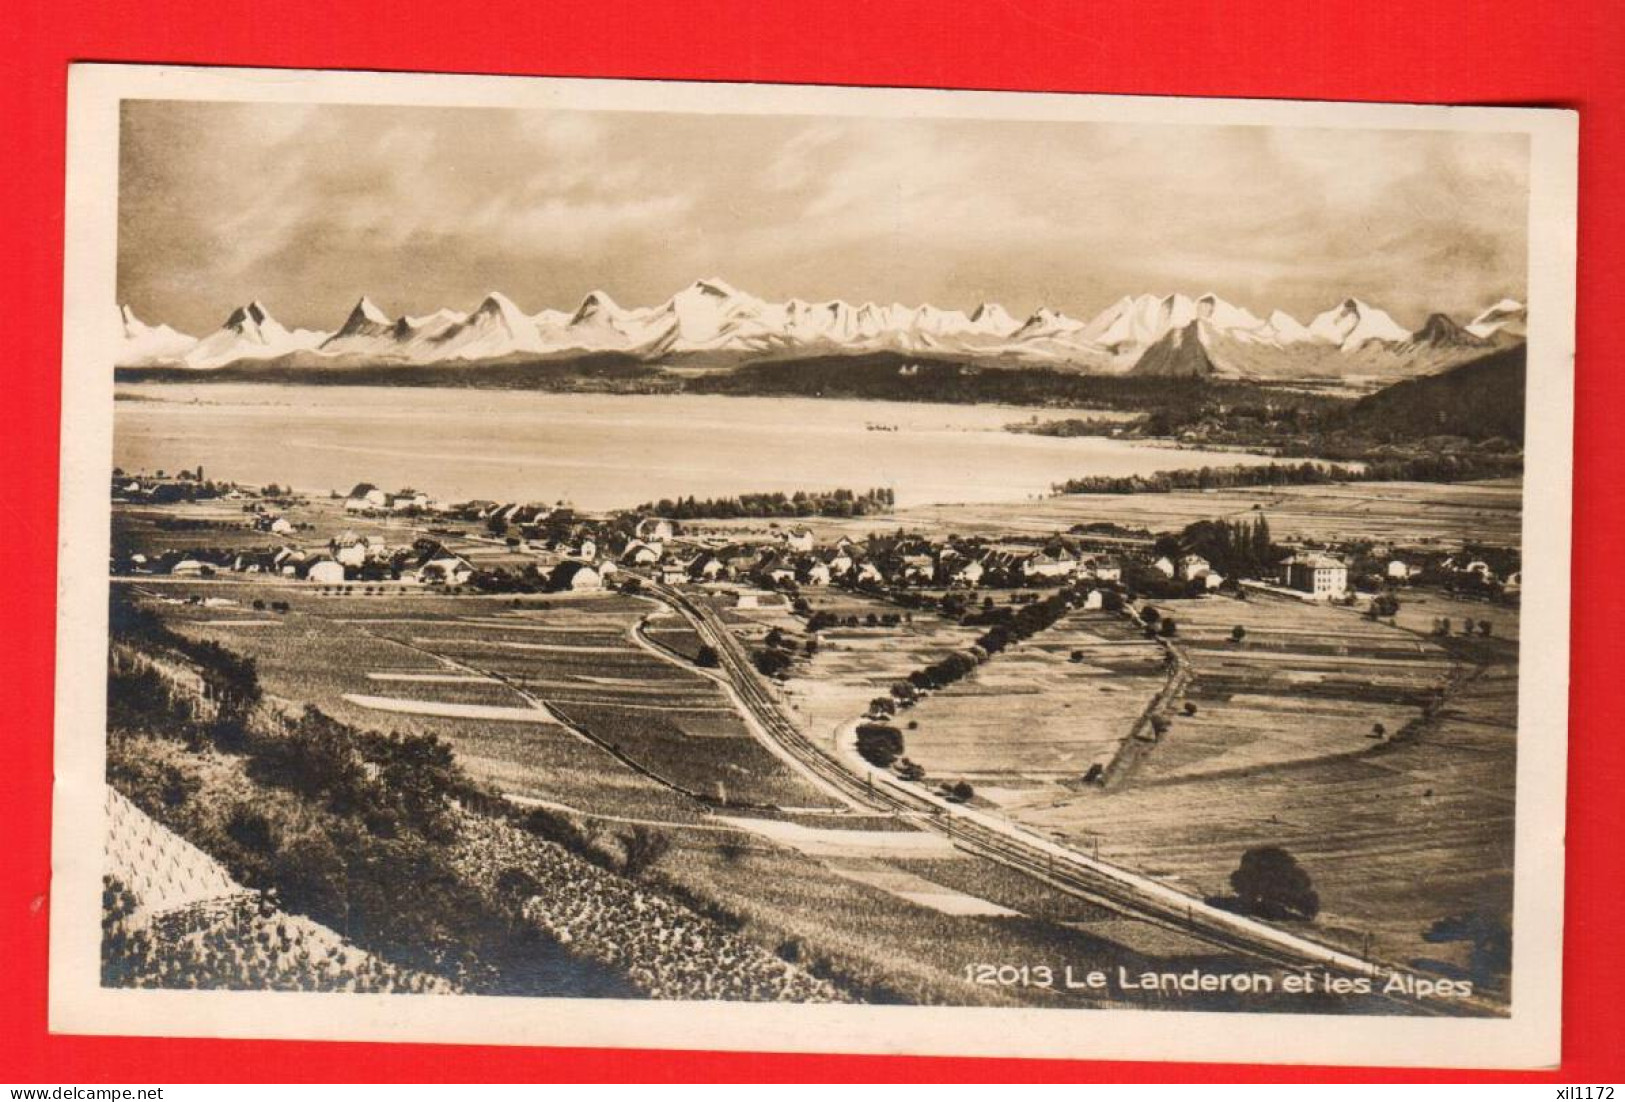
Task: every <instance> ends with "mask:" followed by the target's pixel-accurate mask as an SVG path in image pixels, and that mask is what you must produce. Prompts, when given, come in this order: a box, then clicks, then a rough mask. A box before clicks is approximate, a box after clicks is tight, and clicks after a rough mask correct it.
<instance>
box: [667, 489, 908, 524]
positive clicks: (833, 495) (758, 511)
mask: <svg viewBox="0 0 1625 1102" xmlns="http://www.w3.org/2000/svg"><path fill="white" fill-rule="evenodd" d="M896 504H897V496H896V494H895V493H894V492H893V491H892V490H891V489H889V488H888V487H884V486H879V487H875V488H874V489H871V490H864V491H863V492H861V493H859V492H856V491H853V490H847V489H839V490H814V491H807V490H797V491H796V492H795V493H792V494H784V493H779V492H772V493H752V494H739V495H738V496H736V497H713V498H703V499H702V498H696V497H693V496H689V497H680V498H676V499H673V498H661V499H660V500H659V501H653V502H645V503H644V504H642V505H639V506H638V507H637V509H636V512H639V513H646V514H653V515H654V516H659V517H666V518H668V519H671V520H732V519H735V518H750V517H866V516H873V515H875V514H877V513H889V512H891V511H892V509H893V507H894V506H895V505H896Z"/></svg>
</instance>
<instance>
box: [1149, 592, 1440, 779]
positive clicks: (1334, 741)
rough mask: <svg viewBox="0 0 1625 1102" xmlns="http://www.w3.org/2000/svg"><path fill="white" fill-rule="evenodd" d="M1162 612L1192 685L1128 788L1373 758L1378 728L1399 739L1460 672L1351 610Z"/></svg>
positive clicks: (1403, 634)
mask: <svg viewBox="0 0 1625 1102" xmlns="http://www.w3.org/2000/svg"><path fill="white" fill-rule="evenodd" d="M1157 608H1158V609H1159V611H1160V612H1161V613H1162V615H1163V617H1165V618H1172V619H1173V620H1174V621H1175V623H1176V625H1177V636H1176V638H1175V640H1174V645H1175V646H1176V647H1178V648H1179V650H1180V652H1181V653H1182V654H1183V655H1184V656H1185V659H1186V661H1187V662H1188V664H1189V667H1190V669H1191V670H1192V671H1193V673H1194V675H1195V676H1194V679H1193V680H1192V681H1191V682H1190V684H1189V685H1187V687H1186V689H1185V692H1184V694H1183V695H1182V696H1181V698H1180V699H1179V700H1178V701H1177V702H1176V704H1177V705H1178V712H1179V714H1176V715H1175V716H1174V717H1173V719H1172V726H1171V727H1170V728H1169V730H1168V732H1167V733H1166V734H1164V735H1163V736H1162V738H1161V740H1160V741H1159V743H1158V744H1157V745H1156V746H1155V747H1154V748H1153V749H1152V750H1151V751H1150V752H1149V753H1148V754H1146V755H1145V757H1144V758H1143V760H1142V761H1141V762H1140V763H1139V765H1138V767H1137V768H1136V769H1135V770H1134V771H1133V773H1132V775H1131V776H1129V777H1128V778H1127V780H1126V782H1125V783H1127V784H1130V785H1148V784H1156V783H1161V782H1166V781H1170V780H1176V779H1195V778H1200V777H1205V776H1213V775H1217V774H1223V773H1229V772H1237V771H1239V772H1249V771H1251V770H1255V769H1260V768H1272V767H1276V766H1281V765H1289V764H1292V763H1296V762H1304V761H1313V760H1316V759H1319V758H1326V757H1335V756H1339V755H1348V754H1361V753H1365V752H1367V751H1368V750H1370V749H1371V748H1372V746H1373V745H1375V744H1377V743H1378V741H1379V740H1378V739H1377V738H1374V737H1373V735H1374V733H1375V729H1376V726H1377V725H1378V724H1380V725H1381V728H1382V732H1383V734H1384V736H1385V737H1393V736H1396V735H1398V734H1399V733H1400V732H1401V731H1402V730H1403V729H1404V727H1405V725H1406V724H1408V723H1411V722H1413V721H1416V720H1419V719H1420V718H1421V715H1422V709H1423V707H1424V705H1426V704H1427V703H1428V702H1429V701H1430V700H1433V699H1436V698H1437V696H1438V695H1439V693H1440V692H1441V691H1442V690H1443V688H1444V686H1445V684H1446V683H1447V682H1448V681H1449V679H1450V678H1451V676H1452V674H1453V673H1455V672H1457V670H1458V665H1457V663H1456V662H1454V661H1453V660H1452V659H1451V657H1450V656H1449V655H1448V654H1447V653H1446V652H1445V651H1443V650H1442V649H1440V648H1439V647H1438V646H1437V645H1436V644H1434V643H1431V642H1429V641H1428V640H1427V639H1425V638H1423V637H1420V636H1418V635H1416V634H1414V633H1412V632H1408V631H1405V630H1403V629H1399V628H1393V627H1389V626H1388V625H1386V624H1380V623H1375V622H1372V621H1367V620H1364V619H1362V618H1361V617H1360V616H1358V615H1357V614H1355V613H1354V612H1352V611H1351V610H1348V609H1339V608H1331V607H1327V606H1325V605H1313V604H1308V603H1305V602H1300V601H1292V600H1283V599H1274V598H1269V597H1255V598H1253V599H1251V600H1246V601H1242V600H1234V599H1231V598H1225V597H1209V598H1204V599H1201V600H1193V601H1167V602H1159V603H1158V605H1157ZM1238 627H1239V628H1241V629H1242V630H1243V631H1244V632H1245V635H1244V637H1243V639H1242V640H1241V641H1240V642H1237V641H1236V640H1235V639H1234V638H1233V637H1232V632H1233V631H1234V629H1235V628H1238Z"/></svg>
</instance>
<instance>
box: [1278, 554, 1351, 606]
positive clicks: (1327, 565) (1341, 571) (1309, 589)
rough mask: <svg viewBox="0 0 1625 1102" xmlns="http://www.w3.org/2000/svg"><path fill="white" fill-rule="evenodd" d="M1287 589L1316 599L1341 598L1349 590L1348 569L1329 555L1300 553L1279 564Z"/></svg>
mask: <svg viewBox="0 0 1625 1102" xmlns="http://www.w3.org/2000/svg"><path fill="white" fill-rule="evenodd" d="M1281 571H1282V581H1284V582H1285V583H1286V585H1287V587H1288V588H1290V589H1296V590H1300V591H1302V592H1304V593H1310V594H1313V595H1314V596H1316V597H1326V598H1331V597H1341V596H1343V595H1344V594H1345V593H1347V592H1348V589H1349V568H1348V566H1347V564H1345V563H1344V562H1343V560H1342V559H1338V558H1334V557H1333V556H1331V555H1321V554H1316V553H1313V552H1301V553H1299V554H1296V555H1293V556H1292V557H1291V558H1290V559H1288V560H1286V562H1284V563H1282V564H1281Z"/></svg>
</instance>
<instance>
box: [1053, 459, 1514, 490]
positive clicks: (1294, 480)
mask: <svg viewBox="0 0 1625 1102" xmlns="http://www.w3.org/2000/svg"><path fill="white" fill-rule="evenodd" d="M1522 470H1523V458H1522V456H1519V455H1507V454H1470V455H1469V454H1461V453H1454V454H1448V455H1420V456H1407V457H1395V458H1388V459H1373V460H1370V461H1368V462H1366V463H1365V464H1364V465H1363V466H1362V467H1348V466H1343V465H1340V464H1334V463H1311V462H1308V461H1305V462H1302V463H1260V464H1252V465H1248V464H1237V465H1235V466H1232V467H1186V468H1181V469H1179V470H1173V471H1158V472H1156V473H1155V474H1149V475H1137V474H1136V475H1088V476H1086V477H1083V478H1069V479H1067V480H1066V481H1065V482H1058V483H1056V484H1055V485H1054V487H1053V488H1054V490H1055V492H1056V493H1060V494H1167V493H1173V492H1175V491H1179V490H1225V489H1233V488H1237V487H1246V486H1322V485H1325V484H1327V483H1331V482H1470V481H1475V480H1478V479H1485V478H1506V477H1508V476H1511V475H1516V474H1519V473H1521V472H1522Z"/></svg>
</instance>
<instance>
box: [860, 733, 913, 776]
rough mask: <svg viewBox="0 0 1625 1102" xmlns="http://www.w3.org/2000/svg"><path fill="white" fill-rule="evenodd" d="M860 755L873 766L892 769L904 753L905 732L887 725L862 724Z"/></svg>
mask: <svg viewBox="0 0 1625 1102" xmlns="http://www.w3.org/2000/svg"><path fill="white" fill-rule="evenodd" d="M857 741H858V753H859V754H860V755H861V756H862V757H863V759H864V760H865V761H867V762H869V763H870V764H871V765H875V766H878V767H879V768H881V769H890V768H891V766H892V763H893V762H895V761H896V760H897V759H898V758H899V757H901V756H902V753H903V732H901V731H899V730H898V729H897V728H895V727H892V726H890V725H888V724H885V723H860V724H858V730H857Z"/></svg>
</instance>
